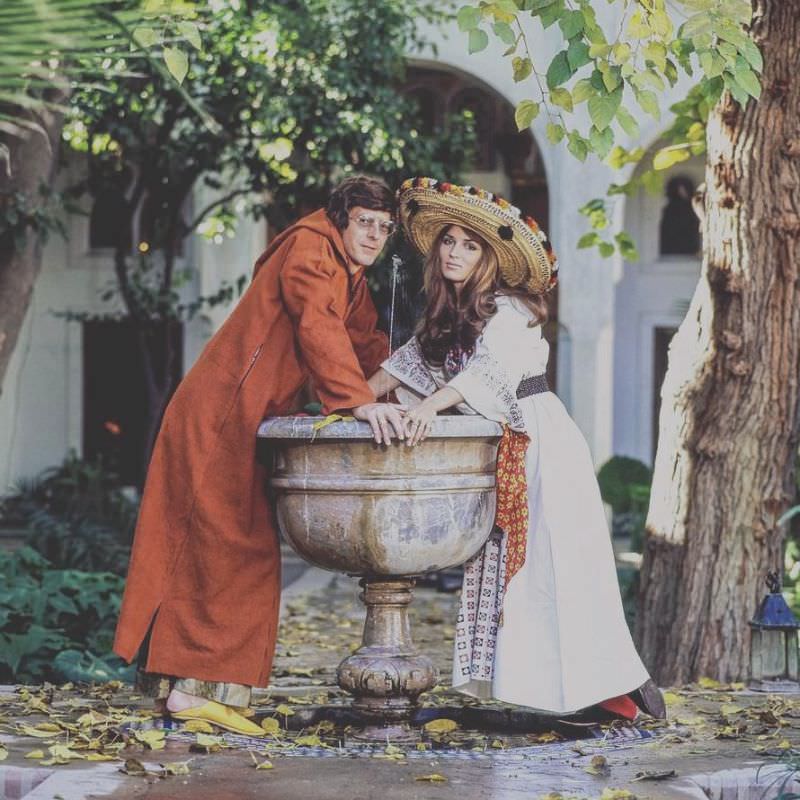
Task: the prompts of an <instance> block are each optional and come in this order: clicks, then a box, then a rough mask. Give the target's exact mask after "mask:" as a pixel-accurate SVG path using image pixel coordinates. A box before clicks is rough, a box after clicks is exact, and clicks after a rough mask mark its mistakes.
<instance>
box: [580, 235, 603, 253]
mask: <svg viewBox="0 0 800 800" xmlns="http://www.w3.org/2000/svg"><path fill="white" fill-rule="evenodd" d="M600 241H601V239H600V236H599V234H598V233H597V232H596V231H590V232H589V233H584V234H583V236H581V238H580V239H578V249H579V250H585V249H586V248H587V247H594V246H595V245H596V244H599V243H600Z"/></svg>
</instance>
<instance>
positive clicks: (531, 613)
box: [382, 296, 649, 713]
mask: <svg viewBox="0 0 800 800" xmlns="http://www.w3.org/2000/svg"><path fill="white" fill-rule="evenodd" d="M530 319H531V316H530V312H529V311H528V310H527V309H525V308H524V306H522V305H521V304H520V303H518V302H517V301H514V300H512V299H510V298H508V297H502V296H499V297H498V298H497V313H496V314H495V315H494V316H493V317H492V318H491V319H490V320H489V322H488V323H487V325H486V327H485V329H484V331H483V333H482V335H481V336H480V337H479V338H478V340H477V342H476V343H475V350H474V354H473V355H472V357H471V358H470V359H469V361H468V362H467V363H466V365H465V366H464V368H463V369H462V370H461V371H460V372H459V373H458V374H457V375H455V376H454V377H449V376H447V375H445V374H444V373H443V371H442V370H441V369H436V368H431V367H430V366H429V365H428V364H427V363H426V362H425V361H424V359H423V357H422V354H421V351H420V348H419V345H418V343H417V341H416V339H411V340H410V341H409V342H407V343H406V344H405V345H404V346H403V347H401V348H400V349H399V350H397V351H396V352H395V353H394V354H392V356H391V358H389V359H388V360H387V361H385V362H384V363H383V365H382V366H383V368H384V369H385V370H386V371H387V372H389V373H390V374H392V375H394V376H395V377H396V378H398V379H399V380H400V381H401V382H402V383H403V384H404V386H406V387H408V388H409V389H410V390H411V391H412V393H413V394H414V395H415V396H417V397H419V396H427V395H429V394H432V393H433V392H434V391H436V389H438V388H441V387H442V386H445V385H449V386H452V387H453V388H454V389H456V390H457V391H458V392H459V393H460V394H461V395H462V396H463V397H464V399H465V403H464V404H461V405H460V406H459V407H458V408H459V410H460V411H462V412H466V413H477V414H481V415H483V416H484V417H487V418H488V419H492V420H495V421H497V422H502V423H507V424H508V425H509V426H510V427H511V428H513V429H514V430H517V431H520V432H524V433H526V434H527V435H528V436H529V437H530V444H529V445H528V448H527V454H526V465H525V466H526V468H525V472H526V477H527V486H528V515H529V517H528V518H529V527H528V535H527V547H526V555H525V562H524V564H523V566H522V568H521V569H520V570H519V571H518V572H517V573H516V574H515V575H514V576H513V577H512V579H511V581H510V583H509V584H508V588H507V590H506V592H505V596H504V597H503V590H502V587H503V584H504V566H505V537H504V536H503V534H502V533H501V532H500V531H499V530H498V529H495V532H494V533H493V534H492V536H491V537H490V539H489V541H488V542H487V543H486V545H485V546H484V548H483V549H482V550H481V551H480V552H479V553H478V554H477V555H476V556H475V557H474V558H472V559H471V560H470V561H469V562H467V564H466V565H465V568H464V584H463V587H462V593H461V608H460V611H459V617H458V622H457V625H456V643H455V653H454V659H453V686H454V687H456V688H458V689H460V690H461V691H464V692H467V693H469V694H473V695H476V696H478V697H482V698H488V697H492V698H495V699H498V700H502V701H504V702H508V703H516V704H519V705H524V706H530V707H532V708H536V709H540V710H543V711H551V712H555V713H567V712H572V711H577V710H578V709H581V708H585V707H587V706H591V705H594V704H595V703H598V702H601V701H603V700H607V699H609V698H612V697H616V696H619V695H624V694H626V693H628V692H630V691H632V690H634V689H636V688H638V687H639V686H641V685H642V684H643V683H644V682H645V681H646V680H647V679H648V677H649V675H648V673H647V670H646V669H645V667H644V665H643V664H642V662H641V659H640V658H639V655H638V653H637V652H636V648H635V647H634V644H633V641H632V639H631V635H630V632H629V630H628V626H627V624H626V622H625V617H624V614H623V610H622V601H621V598H620V593H619V585H618V583H617V575H616V570H615V566H614V555H613V551H612V548H611V538H610V536H609V532H608V527H607V525H606V518H605V513H604V509H603V504H602V501H601V499H600V492H599V489H598V485H597V480H596V478H595V474H594V468H593V465H592V459H591V456H590V454H589V449H588V447H587V444H586V441H585V440H584V438H583V436H582V435H581V433H580V431H579V430H578V428H577V426H576V425H575V423H574V422H573V421H572V419H571V418H570V416H569V414H568V413H567V411H566V409H565V408H564V406H563V404H562V403H561V401H560V400H559V399H558V397H556V395H554V394H553V393H552V392H544V393H541V394H534V395H531V396H529V397H525V398H523V399H520V400H518V399H517V397H516V388H517V385H518V384H519V382H520V380H521V379H522V378H526V377H530V376H534V375H542V374H543V373H544V372H545V368H546V366H547V357H548V353H549V345H548V344H547V342H546V341H545V340H544V339H543V338H542V332H541V326H539V325H536V326H535V327H528V322H529V320H530ZM448 377H449V379H448ZM501 607H502V624H500V609H501Z"/></svg>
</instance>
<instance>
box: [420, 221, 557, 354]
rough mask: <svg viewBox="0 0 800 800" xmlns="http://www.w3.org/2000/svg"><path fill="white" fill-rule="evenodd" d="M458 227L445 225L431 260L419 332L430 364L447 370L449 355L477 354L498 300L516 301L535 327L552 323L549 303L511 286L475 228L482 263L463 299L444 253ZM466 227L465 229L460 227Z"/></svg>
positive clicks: (468, 282) (426, 270)
mask: <svg viewBox="0 0 800 800" xmlns="http://www.w3.org/2000/svg"><path fill="white" fill-rule="evenodd" d="M452 225H457V223H452ZM452 225H445V226H444V227H443V228H442V230H441V231H440V232H439V235H438V236H437V237H436V241H435V242H434V243H433V247H432V248H431V251H430V252H429V253H428V254H427V256H426V257H425V267H424V281H425V284H424V285H425V295H426V300H427V302H426V307H425V313H424V314H423V316H422V319H421V320H420V322H419V325H418V326H417V340H418V341H419V344H420V348H421V349H422V354H423V355H424V356H425V360H426V361H427V362H428V363H429V364H433V365H434V366H441V365H442V364H443V363H444V360H445V357H446V355H447V353H448V351H449V350H451V349H453V348H455V347H459V348H460V349H461V350H462V351H469V350H471V349H472V348H473V347H474V345H475V341H476V340H477V338H478V337H479V336H480V335H481V332H482V331H483V329H484V327H485V326H486V323H487V322H488V321H489V320H490V319H491V318H492V317H493V316H494V315H495V314H496V313H497V303H496V301H495V298H496V297H497V295H506V296H508V297H516V298H517V299H518V300H519V301H520V302H521V303H522V305H524V306H525V307H526V308H527V309H528V310H529V311H530V312H531V314H532V317H533V318H532V319H531V321H530V322H529V323H528V325H529V326H530V327H533V326H535V325H539V324H544V323H545V322H546V321H547V301H546V299H545V297H544V296H543V295H540V294H534V293H533V292H531V291H529V290H528V289H526V288H524V287H521V286H517V287H511V286H508V285H507V284H506V283H505V281H503V279H502V276H501V274H500V267H499V264H498V261H497V255H496V254H495V252H494V250H493V249H492V247H491V245H489V243H488V242H487V241H486V240H485V239H483V238H482V237H481V236H479V235H478V234H477V233H475V232H474V231H472V230H470V229H469V228H464V230H465V231H467V232H468V233H469V236H470V238H471V239H474V240H475V241H477V242H478V243H479V244H480V246H481V258H480V260H479V261H478V263H477V264H476V265H475V269H474V270H473V271H472V274H471V275H470V276H469V278H467V280H466V281H465V282H464V286H463V287H462V289H461V295H460V296H459V295H457V294H456V290H455V286H454V285H453V283H452V282H451V281H448V280H446V279H445V277H444V276H443V275H442V262H441V259H440V258H439V251H440V248H441V244H442V240H443V239H444V237H445V235H446V234H447V232H448V231H449V230H450V228H451V227H452ZM459 227H462V226H459Z"/></svg>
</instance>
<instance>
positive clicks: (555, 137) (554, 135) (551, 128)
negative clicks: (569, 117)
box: [547, 122, 566, 144]
mask: <svg viewBox="0 0 800 800" xmlns="http://www.w3.org/2000/svg"><path fill="white" fill-rule="evenodd" d="M565 134H566V131H565V130H564V128H563V127H562V126H561V125H559V124H558V123H556V122H548V123H547V139H548V141H549V142H550V143H551V144H558V143H559V142H560V141H561V140H562V139H563V138H564V135H565Z"/></svg>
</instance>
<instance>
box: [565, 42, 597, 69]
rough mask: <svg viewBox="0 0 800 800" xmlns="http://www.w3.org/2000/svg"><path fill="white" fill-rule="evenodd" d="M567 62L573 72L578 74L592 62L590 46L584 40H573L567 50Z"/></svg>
mask: <svg viewBox="0 0 800 800" xmlns="http://www.w3.org/2000/svg"><path fill="white" fill-rule="evenodd" d="M567 61H568V62H569V66H570V68H571V69H572V71H573V72H576V71H577V70H578V69H580V68H581V67H582V66H584V65H585V64H588V63H589V62H590V61H591V58H590V57H589V45H587V44H586V42H584V41H583V40H582V39H573V40H572V41H571V42H570V43H569V47H568V48H567Z"/></svg>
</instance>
